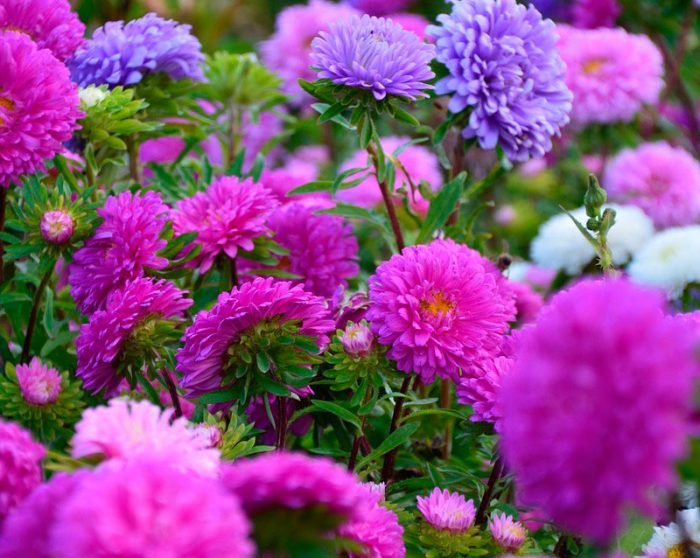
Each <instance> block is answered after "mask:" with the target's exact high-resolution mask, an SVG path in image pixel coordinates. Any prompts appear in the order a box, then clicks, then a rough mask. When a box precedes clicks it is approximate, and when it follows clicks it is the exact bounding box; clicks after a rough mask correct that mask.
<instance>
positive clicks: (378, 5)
mask: <svg viewBox="0 0 700 558" xmlns="http://www.w3.org/2000/svg"><path fill="white" fill-rule="evenodd" d="M346 3H347V4H349V5H351V6H352V7H353V8H357V9H358V10H361V11H363V12H365V13H366V14H369V15H372V16H384V15H389V14H395V13H396V12H400V11H403V10H405V9H407V8H408V7H410V6H411V4H414V3H415V0H346Z"/></svg>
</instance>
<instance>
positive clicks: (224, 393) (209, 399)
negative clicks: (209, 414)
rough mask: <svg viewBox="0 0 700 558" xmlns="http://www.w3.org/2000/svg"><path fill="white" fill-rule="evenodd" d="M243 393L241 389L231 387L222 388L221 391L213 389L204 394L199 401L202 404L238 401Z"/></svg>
mask: <svg viewBox="0 0 700 558" xmlns="http://www.w3.org/2000/svg"><path fill="white" fill-rule="evenodd" d="M240 394H241V391H240V389H237V388H229V389H221V390H219V391H212V392H209V393H206V394H204V395H202V396H201V397H200V398H199V399H198V400H197V403H198V404H200V405H211V404H213V403H227V402H229V401H236V400H237V399H238V398H239V396H240Z"/></svg>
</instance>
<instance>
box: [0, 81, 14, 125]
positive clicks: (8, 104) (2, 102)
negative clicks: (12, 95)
mask: <svg viewBox="0 0 700 558" xmlns="http://www.w3.org/2000/svg"><path fill="white" fill-rule="evenodd" d="M1 94H2V89H0V109H4V111H7V112H10V111H11V110H14V108H15V103H13V102H12V99H8V98H7V97H2V96H1ZM4 111H3V110H0V126H2V125H3V123H4V120H3V118H2V114H3V112H4Z"/></svg>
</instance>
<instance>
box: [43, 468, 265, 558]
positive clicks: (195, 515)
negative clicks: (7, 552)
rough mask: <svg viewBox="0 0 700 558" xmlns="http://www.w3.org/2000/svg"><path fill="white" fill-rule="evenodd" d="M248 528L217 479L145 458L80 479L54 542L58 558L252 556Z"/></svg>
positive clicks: (57, 525) (60, 517) (65, 506)
mask: <svg viewBox="0 0 700 558" xmlns="http://www.w3.org/2000/svg"><path fill="white" fill-rule="evenodd" d="M250 531H251V526H250V522H249V521H248V519H247V518H246V517H245V515H244V514H243V512H242V511H241V508H240V505H239V503H238V501H237V500H236V498H235V497H234V496H233V495H231V494H229V493H227V492H226V491H225V490H223V489H222V488H221V487H220V486H219V485H218V484H217V483H216V481H214V480H211V479H206V478H202V477H199V476H197V475H188V474H187V473H184V472H182V471H178V470H177V469H175V468H173V467H171V466H169V464H168V463H167V461H160V460H156V459H145V458H144V459H142V460H138V461H134V462H132V463H129V464H128V465H126V466H125V467H124V468H123V469H114V468H111V467H101V468H98V469H97V470H96V471H95V472H94V473H92V474H90V475H88V476H86V477H85V478H83V479H81V481H80V483H79V484H78V486H77V487H75V489H74V491H73V493H72V494H71V495H70V496H68V497H67V498H66V500H65V502H63V504H62V505H61V506H60V509H59V510H57V512H56V518H55V524H54V525H53V526H52V529H51V536H50V548H51V549H52V551H53V553H54V554H52V556H56V557H57V558H89V557H93V556H105V557H107V556H114V557H116V556H134V557H136V556H144V557H145V556H153V557H156V556H163V557H165V556H168V557H170V558H186V557H192V556H197V557H201V558H220V557H221V556H240V557H241V558H252V557H253V556H254V555H255V552H254V546H253V543H252V542H251V541H250V539H249V535H250Z"/></svg>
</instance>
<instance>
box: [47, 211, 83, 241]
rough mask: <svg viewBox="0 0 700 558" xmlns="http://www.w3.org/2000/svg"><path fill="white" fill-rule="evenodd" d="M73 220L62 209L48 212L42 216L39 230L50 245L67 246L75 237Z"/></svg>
mask: <svg viewBox="0 0 700 558" xmlns="http://www.w3.org/2000/svg"><path fill="white" fill-rule="evenodd" d="M74 227H75V223H74V222H73V218H72V217H71V216H70V215H69V214H68V213H66V212H65V211H63V210H61V209H55V210H53V211H47V212H46V213H44V214H43V215H42V216H41V221H40V222H39V230H40V231H41V236H42V238H43V239H44V240H45V241H46V242H48V243H49V244H65V243H66V242H69V241H70V239H71V236H73V229H74Z"/></svg>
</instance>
